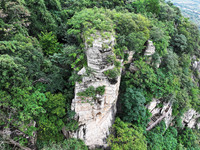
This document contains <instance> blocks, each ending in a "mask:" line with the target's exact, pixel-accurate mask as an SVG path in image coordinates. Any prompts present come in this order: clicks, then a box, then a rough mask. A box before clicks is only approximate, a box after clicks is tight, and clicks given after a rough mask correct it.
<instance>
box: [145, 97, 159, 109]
mask: <svg viewBox="0 0 200 150" xmlns="http://www.w3.org/2000/svg"><path fill="white" fill-rule="evenodd" d="M158 103H160V102H159V100H157V99H155V98H153V100H152V101H151V102H150V104H149V105H147V108H148V110H149V111H150V112H151V111H152V110H153V109H154V108H155V107H156V105H157V104H158Z"/></svg>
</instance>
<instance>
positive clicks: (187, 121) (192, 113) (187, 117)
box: [182, 109, 200, 128]
mask: <svg viewBox="0 0 200 150" xmlns="http://www.w3.org/2000/svg"><path fill="white" fill-rule="evenodd" d="M198 118H200V114H199V113H198V112H196V110H194V109H189V110H188V111H187V112H185V113H184V115H183V117H182V125H183V126H187V127H188V128H195V127H196V125H197V128H198V124H199V123H197V119H198Z"/></svg>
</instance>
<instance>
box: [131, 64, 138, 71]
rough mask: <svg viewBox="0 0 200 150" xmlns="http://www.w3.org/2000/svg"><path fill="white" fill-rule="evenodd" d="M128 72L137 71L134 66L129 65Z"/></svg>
mask: <svg viewBox="0 0 200 150" xmlns="http://www.w3.org/2000/svg"><path fill="white" fill-rule="evenodd" d="M129 71H130V72H132V73H135V72H136V71H138V68H137V67H135V66H134V63H131V64H130V66H129Z"/></svg>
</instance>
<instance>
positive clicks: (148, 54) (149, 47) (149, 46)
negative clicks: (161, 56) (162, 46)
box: [144, 40, 156, 56]
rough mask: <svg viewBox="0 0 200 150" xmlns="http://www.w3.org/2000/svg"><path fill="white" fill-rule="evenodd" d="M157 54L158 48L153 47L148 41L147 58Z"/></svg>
mask: <svg viewBox="0 0 200 150" xmlns="http://www.w3.org/2000/svg"><path fill="white" fill-rule="evenodd" d="M155 52H156V48H155V46H154V45H153V42H152V41H150V40H148V41H147V48H146V50H145V53H144V55H145V56H152V55H153V54H154V53H155Z"/></svg>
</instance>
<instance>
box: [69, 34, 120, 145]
mask: <svg viewBox="0 0 200 150" xmlns="http://www.w3.org/2000/svg"><path fill="white" fill-rule="evenodd" d="M93 38H94V41H93V44H92V46H89V45H88V44H87V43H85V47H86V56H87V65H88V67H89V68H90V70H92V73H91V74H90V75H87V74H86V69H85V68H83V69H82V70H80V71H79V73H78V74H79V75H82V82H81V83H78V82H77V83H76V85H75V98H74V99H73V101H72V110H74V111H75V112H76V118H77V120H78V122H79V129H78V131H77V132H76V133H73V137H76V138H80V139H82V140H84V141H85V143H86V145H88V146H89V147H90V148H95V147H99V146H103V147H106V138H107V136H108V135H109V128H110V127H111V126H112V124H113V122H114V119H115V114H116V102H117V98H118V91H119V85H120V75H119V76H118V77H117V79H116V81H117V82H115V83H111V82H110V81H109V80H108V78H107V77H106V76H105V75H104V72H105V71H106V70H110V69H113V68H114V65H113V63H110V62H108V61H107V59H108V57H110V56H113V55H114V53H113V47H114V44H115V38H114V35H112V36H111V37H110V38H108V39H103V38H102V36H101V35H100V34H99V33H97V35H96V36H94V37H93ZM104 45H107V48H106V49H105V48H104ZM90 86H93V87H94V88H98V87H100V86H105V92H104V94H103V95H96V99H95V100H94V99H92V98H91V97H87V101H85V100H83V99H82V98H81V97H80V96H78V95H79V94H78V93H80V92H83V91H84V90H86V89H87V88H88V87H90Z"/></svg>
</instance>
